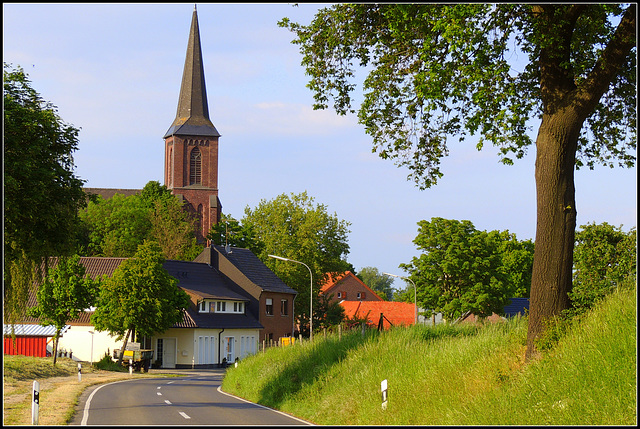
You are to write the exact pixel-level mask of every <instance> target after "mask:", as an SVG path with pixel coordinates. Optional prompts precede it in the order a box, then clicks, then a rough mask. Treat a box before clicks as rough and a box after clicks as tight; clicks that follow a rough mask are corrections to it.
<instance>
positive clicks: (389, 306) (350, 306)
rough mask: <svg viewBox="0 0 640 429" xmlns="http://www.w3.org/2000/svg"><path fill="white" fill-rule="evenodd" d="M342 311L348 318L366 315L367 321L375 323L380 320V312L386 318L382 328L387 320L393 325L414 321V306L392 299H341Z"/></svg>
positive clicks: (411, 323) (386, 327) (385, 326)
mask: <svg viewBox="0 0 640 429" xmlns="http://www.w3.org/2000/svg"><path fill="white" fill-rule="evenodd" d="M340 305H341V306H342V308H344V313H345V315H346V316H347V317H348V318H353V317H354V316H356V315H357V316H358V317H365V316H367V315H368V318H367V323H369V324H372V325H377V324H378V321H379V320H380V313H382V314H383V315H384V317H385V318H387V319H388V320H384V322H383V324H384V328H385V329H388V328H389V326H390V325H389V321H390V322H391V324H393V326H401V325H404V326H409V325H413V324H414V322H415V317H416V316H415V311H416V307H415V305H414V304H410V303H408V302H394V301H342V302H340Z"/></svg>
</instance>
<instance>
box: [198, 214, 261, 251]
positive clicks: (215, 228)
mask: <svg viewBox="0 0 640 429" xmlns="http://www.w3.org/2000/svg"><path fill="white" fill-rule="evenodd" d="M207 239H209V240H211V241H212V242H214V243H215V244H217V245H219V246H226V245H229V246H233V247H240V248H243V249H249V250H251V251H252V252H253V253H254V254H255V255H260V254H261V253H262V250H263V249H264V243H262V242H261V241H260V240H258V238H257V236H256V232H255V231H254V229H253V227H252V226H251V225H250V224H244V223H242V222H241V221H238V220H236V219H234V218H233V216H231V215H227V214H224V213H223V214H222V219H221V220H220V222H218V223H216V224H214V225H212V226H211V230H210V231H209V234H207Z"/></svg>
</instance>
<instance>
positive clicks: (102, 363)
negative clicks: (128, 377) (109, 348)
mask: <svg viewBox="0 0 640 429" xmlns="http://www.w3.org/2000/svg"><path fill="white" fill-rule="evenodd" d="M93 366H95V367H96V368H97V369H101V370H103V371H115V372H129V370H128V369H127V368H125V367H124V366H122V365H118V363H117V362H114V361H113V359H111V356H109V355H108V354H106V353H105V354H104V356H102V358H101V359H100V360H99V361H98V362H95V363H94V364H93Z"/></svg>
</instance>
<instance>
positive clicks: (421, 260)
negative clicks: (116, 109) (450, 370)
mask: <svg viewBox="0 0 640 429" xmlns="http://www.w3.org/2000/svg"><path fill="white" fill-rule="evenodd" d="M418 226H419V228H418V236H417V237H416V239H415V240H414V243H415V244H416V245H417V246H418V248H419V249H420V250H422V254H421V255H420V256H419V257H414V258H413V260H412V262H411V264H402V265H401V267H402V268H404V269H405V270H407V271H408V272H410V275H411V279H412V280H413V281H414V282H415V284H416V286H417V289H418V302H419V305H420V306H422V307H424V308H429V309H430V310H431V311H432V312H434V313H438V312H442V313H443V316H444V317H445V318H446V319H449V320H451V319H456V318H458V317H460V316H461V315H463V314H464V313H465V312H467V311H470V312H472V313H474V314H476V315H478V316H481V317H487V316H490V315H491V314H492V313H498V314H499V313H502V312H503V310H504V306H505V305H506V304H507V303H508V300H509V298H511V297H513V296H514V294H515V293H517V292H518V291H522V290H523V289H525V288H526V286H525V285H524V284H523V279H526V278H527V272H528V275H529V276H530V272H531V264H529V265H528V266H526V265H524V266H519V265H517V262H518V261H522V260H525V261H526V260H529V261H530V260H531V257H532V253H529V254H527V251H526V250H525V249H526V246H524V245H519V243H518V241H517V239H516V237H515V235H514V234H509V233H508V232H500V231H490V232H486V231H478V230H476V229H475V227H474V226H473V224H472V223H471V222H469V221H467V220H464V221H457V220H448V219H442V218H432V219H431V222H428V221H424V220H422V221H420V222H418ZM529 243H530V242H529ZM411 292H413V290H411ZM409 295H411V296H410V299H408V301H413V299H414V297H413V293H411V294H409Z"/></svg>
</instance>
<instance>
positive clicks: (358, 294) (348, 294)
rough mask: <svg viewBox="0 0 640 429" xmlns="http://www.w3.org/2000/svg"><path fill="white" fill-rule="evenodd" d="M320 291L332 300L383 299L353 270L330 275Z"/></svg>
mask: <svg viewBox="0 0 640 429" xmlns="http://www.w3.org/2000/svg"><path fill="white" fill-rule="evenodd" d="M320 293H322V294H323V295H325V296H327V297H329V298H330V300H331V301H337V302H341V301H382V300H383V299H382V298H380V297H379V296H378V294H376V293H375V292H374V291H373V290H372V289H371V288H369V286H367V285H366V284H364V283H363V282H362V280H360V279H359V278H358V277H356V275H355V274H353V273H352V272H351V271H346V272H344V273H341V274H338V275H335V276H333V275H330V274H329V275H328V279H327V281H326V282H325V284H324V285H322V287H321V289H320Z"/></svg>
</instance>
